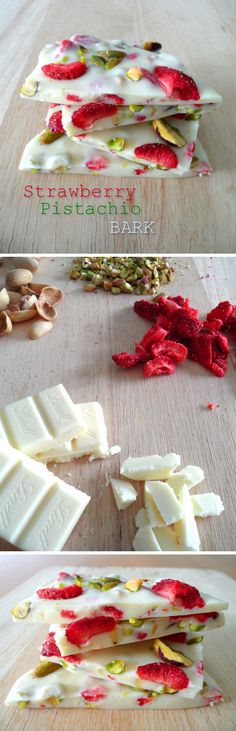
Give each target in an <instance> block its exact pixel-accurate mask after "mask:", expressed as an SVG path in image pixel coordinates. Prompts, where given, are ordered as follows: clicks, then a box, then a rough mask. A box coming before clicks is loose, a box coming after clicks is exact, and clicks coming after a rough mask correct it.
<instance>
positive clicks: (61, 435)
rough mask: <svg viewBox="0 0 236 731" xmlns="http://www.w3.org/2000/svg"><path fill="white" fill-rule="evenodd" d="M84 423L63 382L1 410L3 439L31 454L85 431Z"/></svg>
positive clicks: (0, 422) (0, 423)
mask: <svg viewBox="0 0 236 731" xmlns="http://www.w3.org/2000/svg"><path fill="white" fill-rule="evenodd" d="M84 430H85V422H84V419H83V417H82V414H81V412H80V410H79V409H77V410H76V408H75V406H74V404H73V402H72V400H71V398H70V396H69V394H68V393H67V391H66V389H65V388H64V386H63V385H62V384H59V385H58V386H53V387H51V388H47V389H46V390H45V391H41V392H40V393H38V394H36V395H33V396H27V397H26V398H23V399H20V401H15V402H14V403H12V404H8V405H7V406H5V407H4V408H2V409H1V410H0V433H1V438H2V439H5V440H6V441H8V442H9V443H10V444H11V445H12V447H15V449H20V450H21V451H22V452H25V453H26V454H28V455H29V456H31V457H34V455H35V454H37V453H38V452H41V451H43V450H48V449H50V448H51V447H52V446H53V448H55V447H56V446H57V445H58V444H61V443H62V442H63V441H65V440H67V439H71V438H72V437H76V436H78V435H79V434H82V433H83V431H84Z"/></svg>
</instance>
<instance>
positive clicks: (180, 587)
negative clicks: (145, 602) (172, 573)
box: [151, 579, 205, 609]
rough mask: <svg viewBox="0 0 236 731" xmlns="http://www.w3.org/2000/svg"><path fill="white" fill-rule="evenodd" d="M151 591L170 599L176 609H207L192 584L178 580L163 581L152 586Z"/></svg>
mask: <svg viewBox="0 0 236 731" xmlns="http://www.w3.org/2000/svg"><path fill="white" fill-rule="evenodd" d="M151 591H153V592H154V594H159V595H160V596H162V597H164V599H168V600H169V602H170V604H173V606H175V607H184V608H185V609H193V608H194V607H199V608H200V609H201V607H205V601H204V599H203V598H202V597H201V595H200V594H199V591H198V589H196V588H195V586H191V585H190V584H185V583H184V582H183V581H178V580H177V579H161V581H157V582H156V584H154V586H152V589H151Z"/></svg>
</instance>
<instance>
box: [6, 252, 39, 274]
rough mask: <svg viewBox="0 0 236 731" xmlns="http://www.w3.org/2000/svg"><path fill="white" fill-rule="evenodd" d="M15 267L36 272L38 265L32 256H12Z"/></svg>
mask: <svg viewBox="0 0 236 731" xmlns="http://www.w3.org/2000/svg"><path fill="white" fill-rule="evenodd" d="M12 263H13V266H14V267H15V269H22V268H23V269H28V270H29V271H30V272H36V271H37V269H38V267H39V265H38V261H37V259H35V258H34V256H16V257H15V256H14V257H13V259H12Z"/></svg>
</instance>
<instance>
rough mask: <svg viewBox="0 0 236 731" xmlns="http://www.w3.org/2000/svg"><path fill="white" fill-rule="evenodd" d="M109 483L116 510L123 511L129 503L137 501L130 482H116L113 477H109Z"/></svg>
mask: <svg viewBox="0 0 236 731" xmlns="http://www.w3.org/2000/svg"><path fill="white" fill-rule="evenodd" d="M110 483H111V487H112V492H113V495H114V498H115V502H116V506H117V508H118V510H125V508H128V506H129V505H131V503H134V502H135V500H137V492H136V490H135V489H134V487H133V485H131V484H130V482H127V481H126V480H116V479H114V477H111V479H110Z"/></svg>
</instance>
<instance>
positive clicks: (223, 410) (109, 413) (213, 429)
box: [0, 257, 236, 551]
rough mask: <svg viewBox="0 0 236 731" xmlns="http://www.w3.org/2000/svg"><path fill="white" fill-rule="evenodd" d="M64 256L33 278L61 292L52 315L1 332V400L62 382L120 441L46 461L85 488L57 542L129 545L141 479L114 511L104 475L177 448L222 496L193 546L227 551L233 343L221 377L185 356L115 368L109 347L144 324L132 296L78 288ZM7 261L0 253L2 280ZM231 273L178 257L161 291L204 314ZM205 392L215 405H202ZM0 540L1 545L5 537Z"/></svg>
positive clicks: (133, 336) (80, 546)
mask: <svg viewBox="0 0 236 731" xmlns="http://www.w3.org/2000/svg"><path fill="white" fill-rule="evenodd" d="M171 262H172V263H173V264H174V265H175V261H174V260H171ZM70 264H71V259H70V258H68V259H67V258H62V257H56V258H55V259H48V258H44V259H42V260H41V261H40V267H39V270H38V272H37V277H35V280H36V279H37V280H38V281H44V282H47V283H55V284H56V285H58V286H61V287H62V288H63V289H64V291H65V298H64V301H63V302H62V304H61V305H60V306H59V307H58V318H57V321H56V323H55V325H54V327H53V330H52V331H51V333H49V334H48V335H47V336H45V337H44V338H42V339H41V340H38V341H31V340H29V339H28V338H27V330H28V327H29V326H28V323H25V324H24V325H17V326H16V327H15V328H14V330H13V333H12V335H11V336H10V337H5V338H3V339H2V340H1V373H0V379H1V383H0V393H1V401H0V406H4V405H5V404H6V403H9V402H12V401H15V400H17V399H19V398H22V397H24V396H26V395H28V394H30V393H32V392H37V391H40V390H41V389H43V388H47V387H49V386H51V385H55V384H57V383H60V382H62V383H64V385H65V387H66V388H67V390H68V392H69V393H70V395H71V397H72V399H73V400H74V402H75V403H79V402H86V401H95V400H98V401H99V402H100V403H101V404H102V406H103V409H104V414H105V420H106V423H107V427H108V437H109V443H110V445H114V444H118V445H120V446H121V450H122V451H121V454H117V455H115V456H113V457H111V458H109V459H106V460H96V461H94V462H92V463H91V462H89V461H88V458H87V457H85V458H83V459H82V460H77V462H74V463H67V464H63V465H60V466H58V465H57V466H54V468H53V469H55V472H56V474H58V475H59V476H60V477H62V478H64V479H65V480H66V481H68V482H70V483H72V484H75V485H76V486H77V487H80V489H82V490H84V491H85V492H87V493H88V494H90V495H91V497H92V499H91V501H90V503H89V505H88V507H87V508H86V510H85V512H84V514H83V516H82V518H81V520H80V521H79V523H78V524H77V526H76V527H75V529H74V531H73V533H72V535H71V536H70V538H69V540H68V541H67V543H66V545H65V550H66V549H67V550H76V551H78V550H79V551H86V550H92V551H96V550H105V551H106V550H108V551H111V550H123V551H124V550H131V549H132V540H133V537H134V534H135V527H134V517H135V514H136V512H137V510H138V508H139V507H141V506H142V505H143V485H141V484H139V483H135V486H136V487H137V490H138V500H137V503H135V504H133V505H132V506H130V507H129V508H128V509H127V510H125V511H121V512H118V510H117V508H116V505H115V502H114V498H113V495H112V491H111V488H110V486H109V487H105V484H106V481H107V476H113V477H119V467H120V464H121V462H123V460H124V459H125V458H126V457H127V456H128V455H129V454H130V455H132V456H141V455H142V454H153V453H159V454H166V453H167V452H171V451H175V452H177V453H179V454H180V455H181V458H182V465H185V464H197V465H200V466H201V467H202V468H203V469H204V472H205V475H206V479H205V481H204V482H203V483H202V484H201V485H200V486H199V490H200V492H207V491H213V492H216V493H219V494H220V495H221V497H222V499H223V502H224V505H225V511H224V512H223V513H222V514H221V516H220V517H219V518H208V519H204V520H202V521H200V520H199V522H198V524H199V531H200V534H201V539H202V549H203V550H214V551H215V550H228V551H230V550H233V549H234V550H235V549H236V531H235V513H236V492H235V468H236V463H235V435H236V419H235V398H234V396H235V349H233V348H232V352H231V355H230V358H229V369H228V373H227V374H226V376H225V377H224V378H221V379H219V378H216V377H215V376H213V375H211V374H210V373H209V372H208V371H207V370H205V369H203V368H202V367H201V366H200V365H198V364H196V363H193V362H190V361H186V362H185V363H184V364H182V365H181V366H179V367H178V368H177V370H176V372H175V374H174V375H173V376H172V377H159V378H150V379H144V378H143V376H142V371H141V369H139V368H137V369H133V370H132V371H130V370H124V369H120V368H118V367H117V366H115V364H114V363H113V362H112V359H111V355H112V353H115V352H120V351H122V350H129V349H130V350H131V349H132V343H133V341H134V340H136V341H137V340H140V339H141V337H142V335H143V334H144V332H145V331H146V330H147V326H148V323H147V322H146V321H144V320H142V319H141V318H139V317H137V315H136V314H135V313H134V312H133V308H132V305H133V302H134V301H135V297H133V296H132V297H129V296H128V295H119V296H118V297H114V296H112V295H110V294H107V293H105V292H103V291H98V292H97V293H92V294H88V293H85V292H84V291H83V285H82V283H81V282H78V281H77V282H75V281H71V280H69V276H68V272H69V268H70ZM11 266H12V265H11V262H10V261H9V260H7V259H6V260H5V262H4V265H3V267H2V269H1V273H2V281H4V271H5V272H6V271H7V268H8V269H9V268H10V267H11ZM235 273H236V258H235V257H232V258H223V259H221V258H214V257H213V258H212V259H210V258H202V257H197V258H195V259H192V258H190V259H188V260H186V259H184V258H181V259H179V260H178V263H177V264H176V271H175V276H174V281H173V283H171V284H170V285H168V286H167V287H166V288H165V292H166V294H167V295H170V294H172V295H173V294H180V293H181V294H184V295H185V296H190V297H191V302H192V304H193V306H194V307H199V309H200V312H201V313H202V314H205V313H206V312H207V311H209V310H210V309H211V308H212V307H213V306H215V305H216V304H217V303H218V302H219V300H220V299H226V298H229V299H230V298H231V299H233V289H234V288H235V286H234V283H235ZM209 401H211V402H213V403H217V404H219V405H220V406H219V408H217V409H215V410H214V411H209V409H208V408H207V404H208V402H209ZM197 491H198V490H197ZM1 548H2V549H5V548H6V545H5V544H4V542H2V544H1Z"/></svg>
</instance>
